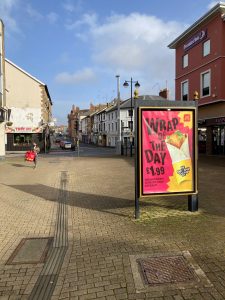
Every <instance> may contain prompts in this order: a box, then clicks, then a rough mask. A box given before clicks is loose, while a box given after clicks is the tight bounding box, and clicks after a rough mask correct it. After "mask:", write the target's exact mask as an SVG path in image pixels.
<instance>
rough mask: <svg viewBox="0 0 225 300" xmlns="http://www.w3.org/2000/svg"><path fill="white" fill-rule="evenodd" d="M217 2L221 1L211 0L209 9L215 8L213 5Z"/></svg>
mask: <svg viewBox="0 0 225 300" xmlns="http://www.w3.org/2000/svg"><path fill="white" fill-rule="evenodd" d="M217 3H219V1H211V2H210V3H209V4H208V6H207V9H211V8H213V6H215V5H216V4H217Z"/></svg>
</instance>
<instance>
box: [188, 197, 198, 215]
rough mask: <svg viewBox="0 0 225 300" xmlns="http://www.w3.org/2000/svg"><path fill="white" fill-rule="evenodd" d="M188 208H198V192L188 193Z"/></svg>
mask: <svg viewBox="0 0 225 300" xmlns="http://www.w3.org/2000/svg"><path fill="white" fill-rule="evenodd" d="M188 210H189V211H191V212H194V211H197V210H198V194H195V195H188Z"/></svg>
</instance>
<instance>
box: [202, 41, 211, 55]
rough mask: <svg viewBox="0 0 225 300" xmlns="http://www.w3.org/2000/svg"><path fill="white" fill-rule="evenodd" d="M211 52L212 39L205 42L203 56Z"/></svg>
mask: <svg viewBox="0 0 225 300" xmlns="http://www.w3.org/2000/svg"><path fill="white" fill-rule="evenodd" d="M209 54H210V40H208V41H206V42H204V43H203V56H206V55H209Z"/></svg>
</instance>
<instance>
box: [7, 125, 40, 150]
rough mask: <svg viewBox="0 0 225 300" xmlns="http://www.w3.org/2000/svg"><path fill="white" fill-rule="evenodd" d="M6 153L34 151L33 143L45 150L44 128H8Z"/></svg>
mask: <svg viewBox="0 0 225 300" xmlns="http://www.w3.org/2000/svg"><path fill="white" fill-rule="evenodd" d="M6 135H7V140H6V142H7V143H6V151H27V150H31V149H32V144H33V142H35V143H37V144H38V146H39V147H40V148H41V149H43V147H44V140H45V135H44V133H43V131H42V128H41V127H40V128H33V129H32V128H29V127H15V128H9V127H6Z"/></svg>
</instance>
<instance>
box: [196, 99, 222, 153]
mask: <svg viewBox="0 0 225 300" xmlns="http://www.w3.org/2000/svg"><path fill="white" fill-rule="evenodd" d="M198 116H199V119H198V148H199V153H206V154H209V155H225V101H224V100H218V101H217V102H211V103H207V104H205V105H201V104H200V105H199V107H198Z"/></svg>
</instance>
